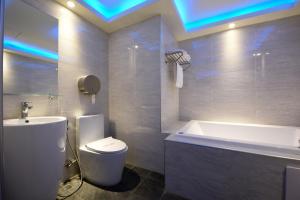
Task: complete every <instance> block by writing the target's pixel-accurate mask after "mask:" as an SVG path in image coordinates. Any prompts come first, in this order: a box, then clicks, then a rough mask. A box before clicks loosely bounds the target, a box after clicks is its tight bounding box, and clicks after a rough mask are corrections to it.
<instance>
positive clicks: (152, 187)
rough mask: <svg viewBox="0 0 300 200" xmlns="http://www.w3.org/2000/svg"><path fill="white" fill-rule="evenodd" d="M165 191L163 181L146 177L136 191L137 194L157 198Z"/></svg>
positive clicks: (154, 199) (147, 197)
mask: <svg viewBox="0 0 300 200" xmlns="http://www.w3.org/2000/svg"><path fill="white" fill-rule="evenodd" d="M163 191H164V187H163V183H161V182H160V181H154V180H151V179H146V180H145V181H144V182H142V183H141V185H140V186H139V187H138V188H137V189H136V191H135V192H134V194H135V195H139V196H142V197H144V198H145V199H151V200H156V199H160V197H161V195H162V193H163Z"/></svg>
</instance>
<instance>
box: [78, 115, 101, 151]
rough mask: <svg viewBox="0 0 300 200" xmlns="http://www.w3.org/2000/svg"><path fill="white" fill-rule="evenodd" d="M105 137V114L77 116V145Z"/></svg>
mask: <svg viewBox="0 0 300 200" xmlns="http://www.w3.org/2000/svg"><path fill="white" fill-rule="evenodd" d="M102 138H104V116H103V115H102V114H98V115H86V116H79V117H76V140H77V141H76V144H77V147H80V146H83V145H86V144H87V143H90V142H93V141H96V140H100V139H102Z"/></svg>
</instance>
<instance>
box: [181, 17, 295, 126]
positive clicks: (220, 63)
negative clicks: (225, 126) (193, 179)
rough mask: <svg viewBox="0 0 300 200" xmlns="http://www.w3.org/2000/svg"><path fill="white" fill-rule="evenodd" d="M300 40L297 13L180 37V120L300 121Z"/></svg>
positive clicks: (265, 122)
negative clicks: (183, 63) (186, 57)
mask: <svg viewBox="0 0 300 200" xmlns="http://www.w3.org/2000/svg"><path fill="white" fill-rule="evenodd" d="M299 42H300V16H295V17H291V18H286V19H282V20H277V21H272V22H268V23H263V24H258V25H253V26H248V27H243V28H237V29H235V30H229V31H225V32H221V33H216V34H213V35H209V36H205V37H200V38H195V39H191V40H186V41H182V42H180V43H179V45H180V47H181V48H183V49H186V50H187V51H188V52H189V53H190V54H191V56H192V67H191V68H189V69H188V70H187V71H186V72H185V73H184V87H183V89H181V90H180V93H179V99H180V100H179V115H180V119H181V120H190V119H199V120H214V121H228V122H243V123H261V124H277V125H292V126H300V122H299V117H300V110H299V107H300V101H299V100H300V92H299V84H300V53H299V52H300V46H299ZM257 53H260V54H261V55H259V56H253V55H254V54H257Z"/></svg>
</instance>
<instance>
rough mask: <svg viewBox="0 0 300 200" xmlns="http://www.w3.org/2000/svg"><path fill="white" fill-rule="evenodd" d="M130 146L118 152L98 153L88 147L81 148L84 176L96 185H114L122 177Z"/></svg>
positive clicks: (81, 163) (81, 164) (80, 154)
mask: <svg viewBox="0 0 300 200" xmlns="http://www.w3.org/2000/svg"><path fill="white" fill-rule="evenodd" d="M127 151H128V148H126V149H125V150H124V151H122V152H118V153H96V152H93V151H90V150H88V149H87V148H86V147H81V148H80V149H79V157H80V166H81V170H82V172H83V177H84V178H85V179H87V180H88V181H89V182H91V183H93V184H95V185H101V186H113V185H116V184H118V183H119V182H120V181H121V179H122V173H123V169H124V165H125V157H126V154H127Z"/></svg>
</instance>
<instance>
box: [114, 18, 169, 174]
mask: <svg viewBox="0 0 300 200" xmlns="http://www.w3.org/2000/svg"><path fill="white" fill-rule="evenodd" d="M160 37H161V17H154V18H151V19H149V20H146V21H144V22H142V23H139V24H136V25H133V26H129V27H127V28H124V29H121V30H119V31H117V32H114V33H112V34H111V35H110V38H109V102H110V105H109V111H110V120H111V128H112V133H113V134H114V136H116V137H117V138H119V139H121V140H123V141H125V142H126V143H127V144H128V146H129V154H128V158H127V161H128V162H129V163H132V164H134V165H136V166H139V167H143V168H146V169H149V170H153V171H157V172H161V173H162V172H163V169H164V166H163V163H164V162H163V159H164V148H163V139H164V138H165V137H166V135H165V134H161V116H160V113H161V89H160V88H161V81H160V73H161V72H160V67H161V57H160V56H161V54H160V53H161V52H160V47H161V40H160ZM136 45H137V46H136ZM135 46H136V47H138V48H135Z"/></svg>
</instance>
